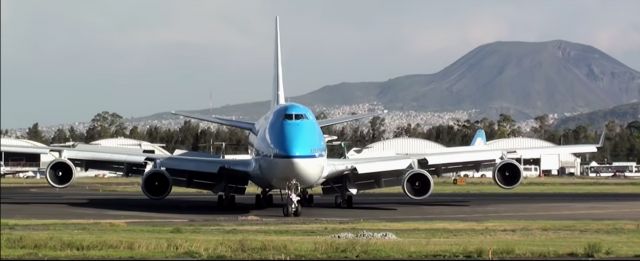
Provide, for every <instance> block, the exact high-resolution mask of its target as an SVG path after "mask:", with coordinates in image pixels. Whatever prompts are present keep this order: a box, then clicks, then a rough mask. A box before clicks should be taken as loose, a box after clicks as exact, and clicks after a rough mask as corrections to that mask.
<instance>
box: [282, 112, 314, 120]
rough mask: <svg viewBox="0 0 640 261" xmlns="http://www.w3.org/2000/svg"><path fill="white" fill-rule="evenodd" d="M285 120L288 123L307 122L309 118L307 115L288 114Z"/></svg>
mask: <svg viewBox="0 0 640 261" xmlns="http://www.w3.org/2000/svg"><path fill="white" fill-rule="evenodd" d="M284 119H285V120H288V121H299V120H307V119H309V118H307V115H305V114H293V113H287V114H285V115H284Z"/></svg>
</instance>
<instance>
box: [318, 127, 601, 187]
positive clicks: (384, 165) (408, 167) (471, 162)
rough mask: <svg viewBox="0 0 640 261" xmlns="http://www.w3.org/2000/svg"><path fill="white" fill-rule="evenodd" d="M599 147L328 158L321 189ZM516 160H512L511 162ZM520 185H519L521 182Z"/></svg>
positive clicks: (391, 182) (394, 181)
mask: <svg viewBox="0 0 640 261" xmlns="http://www.w3.org/2000/svg"><path fill="white" fill-rule="evenodd" d="M603 141H604V134H603V135H602V136H601V137H600V142H599V143H598V144H580V145H563V146H551V147H536V148H508V149H487V148H483V147H478V146H469V147H467V148H465V149H464V150H460V149H456V150H455V151H443V152H437V153H428V154H411V155H396V156H386V157H370V158H351V159H328V161H327V166H328V167H327V168H326V170H325V173H324V176H323V179H322V180H321V187H322V191H323V193H326V194H334V193H345V192H350V193H353V194H355V193H356V192H357V191H359V190H368V189H376V188H383V187H389V186H399V185H401V184H402V181H403V179H404V177H405V175H407V174H408V173H409V172H410V171H413V170H414V169H422V170H426V171H427V172H429V174H431V175H434V174H439V173H443V172H454V171H461V170H471V169H480V168H481V167H484V166H486V165H495V164H499V163H501V162H504V161H509V160H510V159H519V158H520V157H522V158H532V157H540V155H545V154H569V153H590V152H597V148H598V147H601V146H602V143H603ZM511 161H512V160H511ZM518 183H519V182H518Z"/></svg>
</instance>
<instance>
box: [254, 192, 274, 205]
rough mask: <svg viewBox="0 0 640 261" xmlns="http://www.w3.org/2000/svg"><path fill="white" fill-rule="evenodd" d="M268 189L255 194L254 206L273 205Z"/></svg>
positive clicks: (271, 195)
mask: <svg viewBox="0 0 640 261" xmlns="http://www.w3.org/2000/svg"><path fill="white" fill-rule="evenodd" d="M270 191H271V190H270V189H263V190H262V191H261V192H260V194H256V201H255V206H256V208H257V209H260V208H265V207H267V208H268V207H271V206H273V194H269V192H270Z"/></svg>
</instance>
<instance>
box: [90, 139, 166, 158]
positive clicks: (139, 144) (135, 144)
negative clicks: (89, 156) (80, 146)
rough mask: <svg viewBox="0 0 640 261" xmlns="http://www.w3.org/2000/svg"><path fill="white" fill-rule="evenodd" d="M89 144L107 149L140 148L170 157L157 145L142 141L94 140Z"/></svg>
mask: <svg viewBox="0 0 640 261" xmlns="http://www.w3.org/2000/svg"><path fill="white" fill-rule="evenodd" d="M89 144H91V145H100V146H107V147H120V148H141V149H143V150H154V151H155V154H164V155H171V153H169V152H168V151H167V150H165V149H164V148H162V147H160V145H158V144H153V143H150V142H147V141H142V140H134V139H129V138H123V137H118V138H109V139H102V140H96V141H93V142H91V143H89Z"/></svg>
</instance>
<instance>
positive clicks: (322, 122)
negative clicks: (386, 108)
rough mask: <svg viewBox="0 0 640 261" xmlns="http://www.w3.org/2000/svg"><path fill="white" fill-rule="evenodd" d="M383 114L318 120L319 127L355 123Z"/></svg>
mask: <svg viewBox="0 0 640 261" xmlns="http://www.w3.org/2000/svg"><path fill="white" fill-rule="evenodd" d="M382 113H383V112H376V113H368V114H359V115H349V116H345V117H340V118H334V119H326V120H318V125H320V127H325V126H330V125H335V124H339V123H343V122H348V121H353V120H357V119H362V118H367V117H373V116H377V115H380V114H382Z"/></svg>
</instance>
